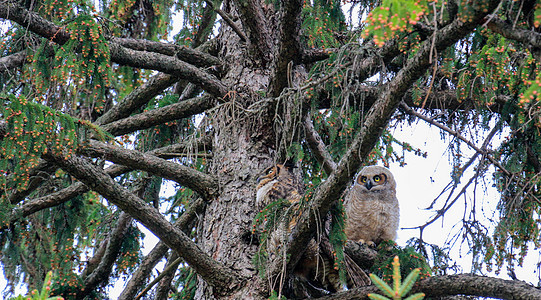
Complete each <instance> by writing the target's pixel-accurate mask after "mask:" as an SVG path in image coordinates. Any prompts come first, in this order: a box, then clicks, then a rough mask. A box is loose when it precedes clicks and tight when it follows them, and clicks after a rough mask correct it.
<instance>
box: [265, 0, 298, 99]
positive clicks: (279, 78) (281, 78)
mask: <svg viewBox="0 0 541 300" xmlns="http://www.w3.org/2000/svg"><path fill="white" fill-rule="evenodd" d="M302 3H303V1H302V0H292V1H282V2H281V4H282V7H281V8H280V22H279V24H280V34H279V37H278V46H277V53H276V54H275V55H274V66H273V68H272V70H273V71H272V72H273V73H272V75H271V82H270V85H269V91H270V95H271V96H272V97H277V96H278V95H280V93H281V92H282V90H283V89H284V88H286V87H288V86H289V78H290V77H291V66H290V64H293V63H298V62H299V60H300V58H301V56H302V55H301V53H302V50H301V46H300V40H299V39H300V37H299V31H300V29H301V23H302V20H301V12H302Z"/></svg>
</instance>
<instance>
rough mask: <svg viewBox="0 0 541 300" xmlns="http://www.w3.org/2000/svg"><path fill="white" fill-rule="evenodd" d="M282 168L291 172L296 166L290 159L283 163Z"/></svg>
mask: <svg viewBox="0 0 541 300" xmlns="http://www.w3.org/2000/svg"><path fill="white" fill-rule="evenodd" d="M284 167H286V168H288V169H289V170H291V169H293V168H296V167H297V166H296V165H295V161H293V158H291V157H290V158H288V159H286V161H285V162H284Z"/></svg>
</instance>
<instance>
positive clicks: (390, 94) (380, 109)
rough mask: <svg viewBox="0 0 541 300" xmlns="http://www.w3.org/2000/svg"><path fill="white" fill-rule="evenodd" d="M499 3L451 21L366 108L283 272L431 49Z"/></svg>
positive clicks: (290, 247)
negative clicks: (465, 19)
mask: <svg viewBox="0 0 541 300" xmlns="http://www.w3.org/2000/svg"><path fill="white" fill-rule="evenodd" d="M498 3H499V1H489V2H486V3H482V4H480V6H477V9H478V10H476V11H475V13H474V14H473V15H472V16H471V18H470V19H469V20H468V22H463V21H462V20H460V19H456V20H454V21H453V22H452V23H450V24H449V25H448V26H446V27H444V28H442V29H441V30H440V31H438V32H437V33H436V34H435V37H434V40H433V41H425V42H423V43H422V44H421V45H420V47H419V50H418V51H417V53H415V55H414V56H413V57H411V58H410V59H408V61H407V62H406V64H405V66H404V68H403V69H401V70H400V71H399V72H398V73H397V74H396V76H395V77H394V78H393V80H392V81H391V82H390V83H389V84H388V85H387V86H386V89H385V90H382V92H381V93H380V95H379V97H378V99H377V100H376V102H375V103H374V105H373V106H372V107H371V108H370V110H369V112H368V113H367V116H366V118H365V121H364V123H363V125H362V127H361V129H360V131H359V132H358V133H357V134H356V136H355V138H354V140H353V142H352V144H351V145H350V148H349V149H348V151H347V152H346V154H345V155H344V156H343V157H342V159H341V160H340V162H339V163H338V166H337V168H336V171H335V172H333V173H332V174H331V175H330V176H329V177H328V178H327V180H326V181H325V182H323V183H322V184H321V185H320V186H319V187H318V188H317V189H316V191H315V192H314V196H313V198H312V206H311V209H310V210H308V211H306V212H305V213H303V216H302V217H301V220H300V221H299V222H298V223H297V226H296V227H295V229H294V230H293V232H292V234H291V236H290V237H289V241H288V243H287V247H286V254H287V256H289V257H290V261H289V262H288V266H287V269H288V271H292V270H293V268H294V267H295V265H296V264H297V262H298V260H299V259H300V257H301V255H302V253H303V251H302V249H304V248H305V245H307V244H308V242H309V240H310V239H311V238H312V236H313V234H314V232H315V231H316V228H317V224H318V223H319V222H321V221H320V220H319V219H318V218H317V217H316V216H315V215H314V214H312V213H311V212H312V211H317V212H318V214H319V215H321V216H325V215H326V214H327V212H328V211H329V208H330V207H331V205H332V203H333V202H334V201H336V200H338V199H339V198H340V196H341V194H342V192H343V191H344V189H345V188H346V186H347V184H348V182H349V181H350V180H351V178H352V177H353V175H354V174H355V173H356V171H357V169H358V168H359V166H360V165H361V162H362V161H363V160H364V159H365V158H366V157H367V156H368V154H369V152H370V151H371V150H372V149H373V147H374V145H375V144H376V142H377V140H378V138H379V137H380V135H381V133H382V132H383V130H384V128H385V127H386V126H387V122H388V120H389V119H390V117H391V116H392V114H393V113H394V112H395V110H396V108H397V107H398V105H399V103H400V99H402V97H403V96H404V94H405V93H406V92H407V90H408V88H409V87H410V86H411V84H412V83H414V82H415V81H416V80H417V79H418V78H419V76H422V75H423V74H424V72H426V70H427V69H428V67H429V65H430V61H429V58H430V53H431V51H432V50H433V49H434V48H435V49H436V50H437V51H443V50H444V49H445V48H447V47H448V46H451V45H452V44H454V43H455V42H456V41H458V40H459V39H461V38H463V37H464V36H465V35H467V34H469V33H470V32H471V31H472V30H473V29H474V28H475V27H476V26H477V24H478V23H479V22H480V21H481V20H482V19H483V18H484V17H485V16H486V15H487V14H488V13H490V12H492V10H493V9H494V8H495V7H496V6H497V4H498ZM280 269H281V267H280V266H279V265H278V264H275V265H273V266H272V269H271V270H272V271H273V273H272V274H278V273H279V270H280Z"/></svg>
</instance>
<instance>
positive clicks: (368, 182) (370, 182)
mask: <svg viewBox="0 0 541 300" xmlns="http://www.w3.org/2000/svg"><path fill="white" fill-rule="evenodd" d="M364 186H365V187H366V189H367V190H370V189H371V188H372V187H373V186H374V185H373V184H372V180H368V181H367V182H366V183H365V184H364Z"/></svg>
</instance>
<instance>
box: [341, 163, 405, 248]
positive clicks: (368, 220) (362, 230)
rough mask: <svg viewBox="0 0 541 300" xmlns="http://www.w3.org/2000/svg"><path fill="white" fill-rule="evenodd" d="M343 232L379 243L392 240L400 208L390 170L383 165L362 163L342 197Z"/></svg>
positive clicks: (356, 237)
mask: <svg viewBox="0 0 541 300" xmlns="http://www.w3.org/2000/svg"><path fill="white" fill-rule="evenodd" d="M345 208H346V215H347V220H346V236H347V238H348V239H349V240H354V241H358V242H363V243H368V244H379V243H381V242H382V241H385V240H393V241H394V240H396V232H397V230H398V222H399V218H400V209H399V206H398V199H397V198H396V182H395V180H394V177H393V174H392V173H391V172H390V171H389V170H388V169H387V168H384V167H379V166H368V167H364V168H363V169H362V170H361V172H359V175H357V178H356V180H355V184H354V185H353V187H352V188H351V190H350V191H349V193H348V194H347V196H346V198H345Z"/></svg>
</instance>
